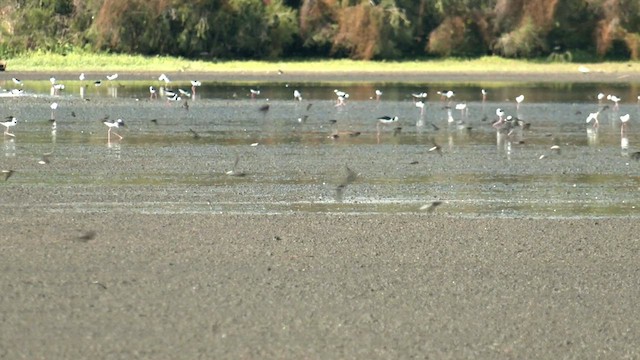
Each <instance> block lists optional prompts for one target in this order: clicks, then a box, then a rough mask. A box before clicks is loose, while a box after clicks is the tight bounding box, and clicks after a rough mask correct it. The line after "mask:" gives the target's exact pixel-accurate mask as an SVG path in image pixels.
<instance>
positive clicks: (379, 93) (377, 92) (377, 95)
mask: <svg viewBox="0 0 640 360" xmlns="http://www.w3.org/2000/svg"><path fill="white" fill-rule="evenodd" d="M380 97H382V90H379V89H376V101H380Z"/></svg>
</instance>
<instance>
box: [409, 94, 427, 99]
mask: <svg viewBox="0 0 640 360" xmlns="http://www.w3.org/2000/svg"><path fill="white" fill-rule="evenodd" d="M411 96H413V99H414V100H424V99H426V98H427V93H426V92H421V93H413V94H411Z"/></svg>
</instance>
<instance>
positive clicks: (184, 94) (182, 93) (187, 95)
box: [178, 89, 191, 97]
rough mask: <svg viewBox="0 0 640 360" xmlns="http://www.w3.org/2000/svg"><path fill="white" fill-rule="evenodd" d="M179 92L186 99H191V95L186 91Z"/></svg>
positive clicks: (180, 90)
mask: <svg viewBox="0 0 640 360" xmlns="http://www.w3.org/2000/svg"><path fill="white" fill-rule="evenodd" d="M178 92H179V93H180V95H182V96H186V97H191V93H189V92H188V91H186V90H182V89H178Z"/></svg>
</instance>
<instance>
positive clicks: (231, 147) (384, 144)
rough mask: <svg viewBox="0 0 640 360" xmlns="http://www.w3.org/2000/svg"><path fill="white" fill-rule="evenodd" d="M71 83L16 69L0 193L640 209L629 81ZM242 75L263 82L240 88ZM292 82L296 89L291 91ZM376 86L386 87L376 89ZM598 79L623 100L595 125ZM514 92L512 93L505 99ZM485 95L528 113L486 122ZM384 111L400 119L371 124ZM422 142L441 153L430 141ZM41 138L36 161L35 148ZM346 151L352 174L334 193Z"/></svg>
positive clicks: (141, 200)
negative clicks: (158, 94) (60, 86)
mask: <svg viewBox="0 0 640 360" xmlns="http://www.w3.org/2000/svg"><path fill="white" fill-rule="evenodd" d="M154 85H155V84H154ZM179 85H180V84H178V85H177V86H179ZM0 86H2V87H3V88H9V87H11V84H9V83H7V82H5V83H0ZM80 86H81V84H80V83H79V82H75V83H74V82H70V83H69V85H68V86H67V87H66V89H65V90H64V91H63V92H61V94H54V95H52V94H51V93H50V92H49V84H48V83H47V82H39V83H37V82H36V83H32V84H29V85H27V84H25V86H24V89H25V94H26V95H24V96H20V97H2V98H0V102H1V103H2V108H3V114H4V115H5V116H7V115H14V116H16V117H17V118H18V119H19V124H18V126H16V127H15V128H12V129H11V131H12V132H14V133H15V135H16V137H15V138H12V137H10V136H4V139H3V153H4V156H3V157H2V160H1V161H0V168H2V169H5V170H6V169H12V170H15V173H14V174H13V176H11V178H9V179H8V181H6V182H5V183H3V184H2V186H1V187H0V194H1V198H2V205H3V206H4V207H6V208H8V209H11V208H21V207H30V208H34V207H35V208H42V209H45V210H48V211H65V212H66V211H92V212H94V211H95V212H101V211H124V212H144V213H202V212H237V213H283V212H320V213H339V214H360V213H414V212H421V211H423V212H424V210H420V208H421V207H422V206H423V205H425V204H429V203H431V202H432V201H441V202H442V205H440V206H439V207H437V208H436V209H435V211H434V212H433V213H430V214H433V215H437V214H451V215H455V216H478V215H480V216H484V215H486V216H505V217H519V216H531V217H600V216H632V217H637V216H638V211H637V207H638V205H640V204H638V196H637V194H638V190H639V189H640V176H639V170H640V162H638V161H636V160H633V159H632V158H631V157H630V156H629V154H631V153H633V152H635V151H637V150H638V146H637V141H638V127H637V126H636V125H635V122H637V121H638V120H637V119H640V109H639V107H638V105H637V101H635V100H634V99H637V94H638V93H640V91H639V90H638V89H637V88H636V86H635V85H634V84H631V85H629V84H614V85H602V84H550V85H549V84H547V85H539V84H538V85H536V84H524V85H522V84H493V85H492V86H491V87H488V89H489V96H488V98H487V100H486V101H485V102H483V101H482V99H481V96H480V86H479V85H477V84H446V85H445V84H439V85H438V84H435V85H433V84H425V85H424V86H422V87H420V88H419V89H418V86H416V85H415V84H411V85H403V84H358V85H355V84H354V85H351V86H347V87H341V89H343V90H346V91H348V92H350V94H351V96H350V98H349V99H348V101H347V103H346V105H345V106H339V107H336V106H335V96H334V94H333V89H334V88H335V87H336V86H335V85H334V86H332V85H327V84H251V86H249V85H246V84H217V83H210V84H204V85H203V86H202V87H201V88H198V89H197V97H196V98H195V99H189V100H187V104H188V105H189V107H188V110H187V109H185V108H184V107H183V105H184V100H182V101H179V102H166V101H165V100H150V99H149V93H148V90H147V89H148V86H149V83H145V82H139V81H136V82H117V83H115V84H106V83H105V84H103V85H102V86H100V87H94V86H92V85H91V86H87V88H86V89H85V90H83V93H82V94H81V93H80V89H81V88H80ZM182 86H183V87H184V88H185V89H186V90H189V91H190V89H189V87H188V84H182ZM444 86H446V88H447V89H448V88H451V89H454V90H456V96H455V98H454V100H453V102H452V103H451V106H455V104H457V103H462V102H464V103H466V104H467V107H468V114H463V113H462V112H460V111H458V110H455V109H451V110H447V109H446V108H445V106H446V105H448V104H449V103H448V102H446V101H445V100H441V99H440V97H439V96H438V95H437V94H436V93H435V90H436V89H443V88H445V87H444ZM249 88H259V89H260V90H261V94H260V95H259V96H257V97H256V98H255V99H252V98H251V97H250V95H249ZM294 88H296V89H300V90H301V91H302V94H303V97H304V100H303V101H301V102H298V101H293V99H292V98H293V96H292V92H293V89H294ZM376 88H381V89H382V90H383V91H384V93H383V96H382V98H381V99H380V100H379V101H376V100H375V99H374V97H375V95H373V93H374V90H375V89H376ZM419 91H427V92H428V93H429V100H428V102H427V106H426V108H425V112H424V114H422V115H421V114H420V110H419V109H418V108H416V107H415V106H414V103H413V101H412V98H411V93H412V92H419ZM598 92H604V93H609V92H614V93H615V94H617V95H618V96H621V97H622V98H623V101H622V102H621V104H620V108H619V109H614V108H613V103H610V102H609V105H610V106H611V108H610V109H608V110H606V111H604V112H602V114H601V115H600V127H598V128H597V129H594V128H593V127H592V126H590V125H587V124H586V122H585V119H586V117H587V115H588V114H589V113H590V112H595V111H597V110H598V109H599V108H600V105H598V101H597V100H596V99H595V97H596V94H597V93H598ZM519 94H524V95H525V101H524V102H523V103H522V104H521V106H520V107H519V109H517V108H516V104H515V101H513V100H512V99H513V98H514V97H515V96H517V95H519ZM81 95H82V96H81ZM52 102H57V103H58V104H59V107H58V109H57V110H55V111H52V110H51V109H50V104H51V103H52ZM605 103H606V102H605ZM265 104H268V105H269V109H268V110H267V111H260V110H259V108H260V107H261V106H263V105H265ZM496 108H503V109H504V110H505V111H506V112H507V114H510V115H513V116H517V117H518V118H519V119H522V120H524V121H526V122H530V123H531V127H530V129H528V130H522V129H520V128H517V129H516V131H514V132H513V133H512V134H511V135H507V134H502V135H498V134H497V133H496V130H495V129H494V128H493V127H492V126H491V123H492V122H493V121H495V119H496V115H495V110H496ZM448 111H450V112H451V117H452V118H453V120H454V121H453V123H449V121H448V119H449V114H448ZM626 113H629V114H630V115H631V120H630V124H629V125H628V126H627V127H626V130H625V131H624V133H622V132H621V123H620V120H619V116H620V115H622V114H626ZM382 115H390V116H396V115H397V116H398V117H399V118H400V121H399V122H398V123H397V124H393V125H390V126H381V127H380V128H379V129H378V128H377V126H376V124H377V123H376V118H377V117H379V116H382ZM107 116H108V117H109V119H111V120H112V119H117V118H122V119H124V120H125V122H126V124H127V127H126V128H124V129H117V130H115V131H116V132H117V133H120V134H121V135H122V136H123V137H124V139H123V140H119V139H117V137H115V135H114V136H113V137H112V139H111V141H110V142H108V141H107V128H106V127H105V125H104V124H103V123H102V122H103V118H105V117H107ZM52 117H54V118H55V119H56V125H57V128H56V130H55V131H52V123H51V121H50V119H51V118H52ZM330 120H335V124H333V123H332V122H331V121H330ZM397 127H401V129H400V130H396V128H397ZM378 130H379V131H378ZM336 131H337V132H338V134H339V136H338V137H337V138H333V137H331V136H330V135H331V134H332V133H335V132H336ZM356 132H357V133H359V134H358V136H350V135H349V133H352V134H354V133H356ZM434 144H438V145H439V146H441V148H442V152H441V153H442V155H440V154H439V153H437V152H435V151H429V149H430V148H432V147H433V146H434ZM252 145H254V146H252ZM552 145H558V146H560V152H559V153H557V152H555V151H552V150H551V149H550V148H551V146H552ZM50 152H51V153H52V154H51V155H50V156H49V159H50V162H49V163H48V164H39V163H38V161H39V160H40V159H41V155H42V154H43V153H50ZM236 158H238V159H239V161H238V165H237V167H236V168H235V172H236V173H245V176H230V175H227V174H226V172H228V171H230V170H232V169H233V167H234V162H235V160H236ZM346 166H348V167H349V168H350V169H352V170H353V171H354V172H355V173H357V177H356V179H355V181H353V182H352V183H349V184H348V185H347V186H346V187H345V188H344V191H343V194H342V198H341V199H340V198H339V197H338V196H337V195H336V193H337V192H336V188H337V186H338V185H339V184H340V183H343V182H344V181H345V179H346V177H347V170H346ZM425 213H426V212H425Z"/></svg>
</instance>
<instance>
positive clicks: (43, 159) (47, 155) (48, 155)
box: [38, 152, 53, 165]
mask: <svg viewBox="0 0 640 360" xmlns="http://www.w3.org/2000/svg"><path fill="white" fill-rule="evenodd" d="M51 155H53V152H48V153H44V154H42V157H40V160H38V164H40V165H46V164H48V163H50V162H51Z"/></svg>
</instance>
